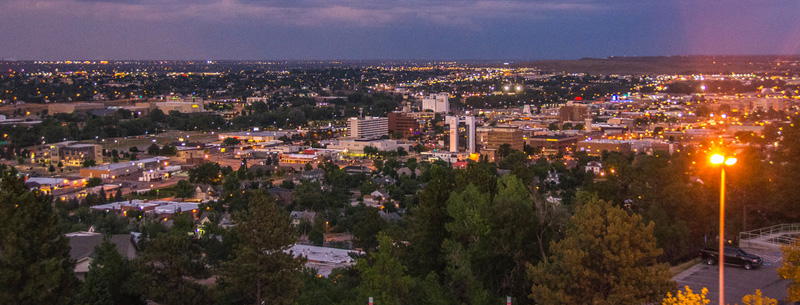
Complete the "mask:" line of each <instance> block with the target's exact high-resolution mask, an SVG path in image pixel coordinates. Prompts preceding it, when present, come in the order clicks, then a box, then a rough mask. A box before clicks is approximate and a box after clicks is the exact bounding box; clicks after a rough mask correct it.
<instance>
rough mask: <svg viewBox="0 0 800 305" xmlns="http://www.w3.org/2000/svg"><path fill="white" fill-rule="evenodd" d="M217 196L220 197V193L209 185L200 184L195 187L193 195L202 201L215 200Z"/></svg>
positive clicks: (193, 197) (195, 198)
mask: <svg viewBox="0 0 800 305" xmlns="http://www.w3.org/2000/svg"><path fill="white" fill-rule="evenodd" d="M217 197H219V193H217V190H215V189H214V188H213V187H211V186H209V185H198V186H197V187H195V188H194V195H192V199H194V200H197V201H200V202H206V201H209V200H215V199H217Z"/></svg>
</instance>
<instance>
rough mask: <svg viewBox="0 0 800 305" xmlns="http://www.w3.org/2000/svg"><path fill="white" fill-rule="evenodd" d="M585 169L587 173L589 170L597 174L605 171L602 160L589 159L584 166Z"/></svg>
mask: <svg viewBox="0 0 800 305" xmlns="http://www.w3.org/2000/svg"><path fill="white" fill-rule="evenodd" d="M584 170H585V171H586V172H587V173H588V172H593V173H594V174H595V175H597V174H599V173H600V172H601V171H603V163H600V162H597V161H589V163H586V167H585V168H584Z"/></svg>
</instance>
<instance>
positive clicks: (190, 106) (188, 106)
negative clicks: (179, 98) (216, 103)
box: [153, 101, 204, 114]
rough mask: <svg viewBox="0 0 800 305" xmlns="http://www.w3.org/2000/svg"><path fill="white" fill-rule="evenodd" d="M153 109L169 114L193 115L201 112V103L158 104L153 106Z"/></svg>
mask: <svg viewBox="0 0 800 305" xmlns="http://www.w3.org/2000/svg"><path fill="white" fill-rule="evenodd" d="M153 105H154V106H155V108H158V109H159V110H161V111H163V112H164V113H167V114H168V113H169V112H170V111H177V112H180V113H193V112H203V111H204V110H203V102H202V101H201V102H160V103H154V104H153Z"/></svg>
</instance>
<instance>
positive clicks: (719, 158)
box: [711, 154, 725, 164]
mask: <svg viewBox="0 0 800 305" xmlns="http://www.w3.org/2000/svg"><path fill="white" fill-rule="evenodd" d="M723 162H725V156H723V155H720V154H714V155H713V156H711V164H722V163H723Z"/></svg>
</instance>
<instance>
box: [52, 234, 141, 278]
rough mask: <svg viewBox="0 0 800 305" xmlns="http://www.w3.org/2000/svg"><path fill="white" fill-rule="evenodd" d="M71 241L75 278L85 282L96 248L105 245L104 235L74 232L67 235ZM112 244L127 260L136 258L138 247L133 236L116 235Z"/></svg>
mask: <svg viewBox="0 0 800 305" xmlns="http://www.w3.org/2000/svg"><path fill="white" fill-rule="evenodd" d="M66 237H67V238H68V239H69V247H70V250H69V256H70V258H72V259H73V260H75V262H76V264H75V269H74V272H75V276H76V277H77V278H78V279H80V280H84V279H85V278H86V274H87V273H89V265H91V263H92V260H94V257H95V253H94V248H95V247H96V246H98V245H100V244H101V243H103V238H104V237H103V234H100V233H95V232H74V233H68V234H66ZM110 240H111V243H113V244H114V245H115V246H116V247H117V252H118V253H119V255H120V256H122V257H123V258H126V259H134V258H136V252H137V250H138V249H137V246H136V243H135V242H134V239H133V235H131V234H115V235H112V236H111V237H110Z"/></svg>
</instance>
